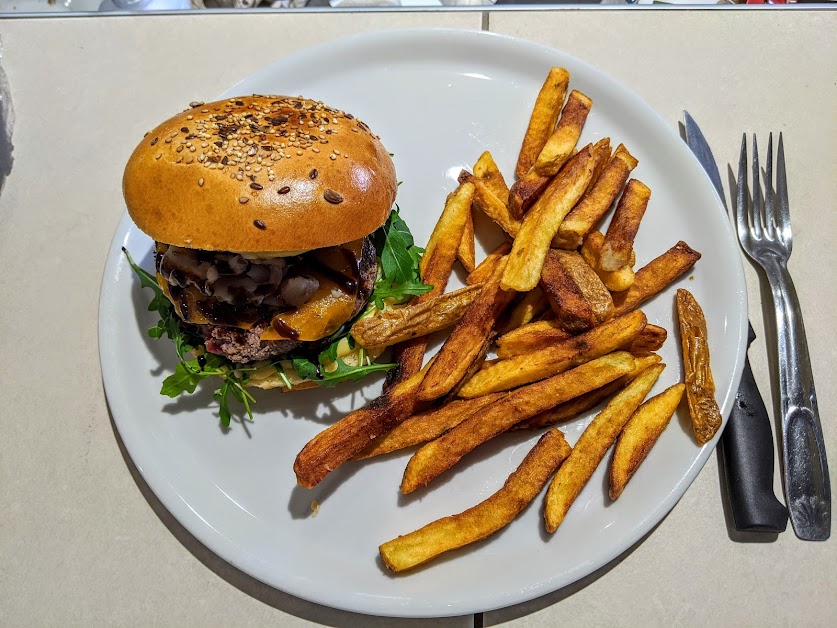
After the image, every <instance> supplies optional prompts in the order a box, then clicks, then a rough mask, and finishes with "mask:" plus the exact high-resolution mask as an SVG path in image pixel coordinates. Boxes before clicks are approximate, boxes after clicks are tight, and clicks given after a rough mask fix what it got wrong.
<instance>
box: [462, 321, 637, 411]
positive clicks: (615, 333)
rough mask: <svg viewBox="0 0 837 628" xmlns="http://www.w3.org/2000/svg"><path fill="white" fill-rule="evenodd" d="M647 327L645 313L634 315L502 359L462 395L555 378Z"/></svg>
mask: <svg viewBox="0 0 837 628" xmlns="http://www.w3.org/2000/svg"><path fill="white" fill-rule="evenodd" d="M645 324H646V319H645V314H643V313H642V312H641V311H637V312H631V313H630V314H629V315H626V316H623V317H620V318H616V319H613V320H610V321H608V322H607V323H604V324H603V325H600V326H598V327H594V328H593V329H591V330H590V331H588V332H585V333H583V334H579V335H578V336H571V337H570V338H566V339H565V340H561V341H558V342H557V343H555V344H554V345H552V346H550V347H546V348H545V349H541V350H540V351H536V352H534V353H527V354H523V355H519V356H516V357H514V358H509V359H508V360H500V361H499V362H495V363H494V364H491V365H489V366H486V367H485V368H483V369H482V370H481V371H479V372H478V373H476V374H475V375H474V376H473V377H472V378H471V379H470V380H469V381H468V382H467V383H466V384H465V385H464V386H463V387H462V390H460V391H459V395H460V396H461V397H465V398H466V399H471V398H474V397H481V396H482V395H487V394H488V393H493V392H499V391H501V390H511V389H512V388H516V387H517V386H522V385H524V384H528V383H530V382H535V381H538V380H541V379H545V378H547V377H551V376H553V375H555V374H556V373H561V372H563V371H566V370H568V369H571V368H573V367H574V366H577V365H578V364H582V363H584V362H588V361H589V360H593V359H595V358H598V357H600V356H603V355H605V354H608V353H610V352H611V351H615V350H617V349H619V348H621V347H624V346H626V345H627V344H629V343H630V342H631V341H632V340H633V339H634V338H635V337H636V336H637V334H639V332H640V331H641V330H642V328H643V327H645Z"/></svg>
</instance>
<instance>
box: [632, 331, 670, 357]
mask: <svg viewBox="0 0 837 628" xmlns="http://www.w3.org/2000/svg"><path fill="white" fill-rule="evenodd" d="M667 337H668V332H667V331H666V330H665V328H664V327H660V326H659V325H652V324H651V323H649V324H648V325H646V326H645V327H644V328H643V330H642V331H641V332H639V334H638V335H637V337H636V338H634V340H633V342H632V343H631V344H630V345H628V347H627V348H628V351H630V352H631V353H633V354H634V355H648V354H649V353H653V352H654V351H659V350H660V349H662V347H663V344H665V341H666V338H667Z"/></svg>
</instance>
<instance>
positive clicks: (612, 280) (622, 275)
mask: <svg viewBox="0 0 837 628" xmlns="http://www.w3.org/2000/svg"><path fill="white" fill-rule="evenodd" d="M603 244H604V235H602V233H601V231H591V232H590V233H588V234H587V236H586V237H585V238H584V244H582V245H581V257H583V258H584V261H585V262H587V264H588V265H589V266H590V268H592V269H593V270H594V271H595V272H596V274H597V275H598V276H599V279H601V280H602V283H603V284H604V285H605V287H606V288H607V289H608V290H610V291H611V292H622V291H623V290H627V289H628V288H630V287H631V286H632V285H633V283H634V278H635V275H634V269H633V268H632V266H633V264H635V263H636V254H635V253H634V252H633V251H631V259H630V260H629V261H628V264H626V265H625V266H623V267H622V268H620V269H619V270H614V271H608V270H602V269H601V268H600V267H599V257H600V255H601V252H602V245H603ZM631 260H633V262H631Z"/></svg>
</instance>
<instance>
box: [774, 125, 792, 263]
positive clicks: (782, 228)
mask: <svg viewBox="0 0 837 628" xmlns="http://www.w3.org/2000/svg"><path fill="white" fill-rule="evenodd" d="M776 196H777V197H778V199H779V208H778V214H777V215H776V226H777V227H778V231H779V238H780V240H781V241H782V244H785V245H786V246H788V247H790V245H791V240H792V236H791V219H790V205H789V203H788V175H787V172H786V171H785V144H784V142H783V141H782V134H781V133H779V151H778V153H777V155H776Z"/></svg>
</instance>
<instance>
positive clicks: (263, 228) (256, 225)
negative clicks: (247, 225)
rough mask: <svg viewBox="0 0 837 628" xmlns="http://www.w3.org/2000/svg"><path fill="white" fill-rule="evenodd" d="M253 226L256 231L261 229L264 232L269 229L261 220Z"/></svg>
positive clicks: (255, 221) (256, 221)
mask: <svg viewBox="0 0 837 628" xmlns="http://www.w3.org/2000/svg"><path fill="white" fill-rule="evenodd" d="M253 226H254V227H256V229H261V230H262V231H264V230H265V229H267V225H265V224H264V223H263V222H262V221H261V220H254V221H253Z"/></svg>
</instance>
